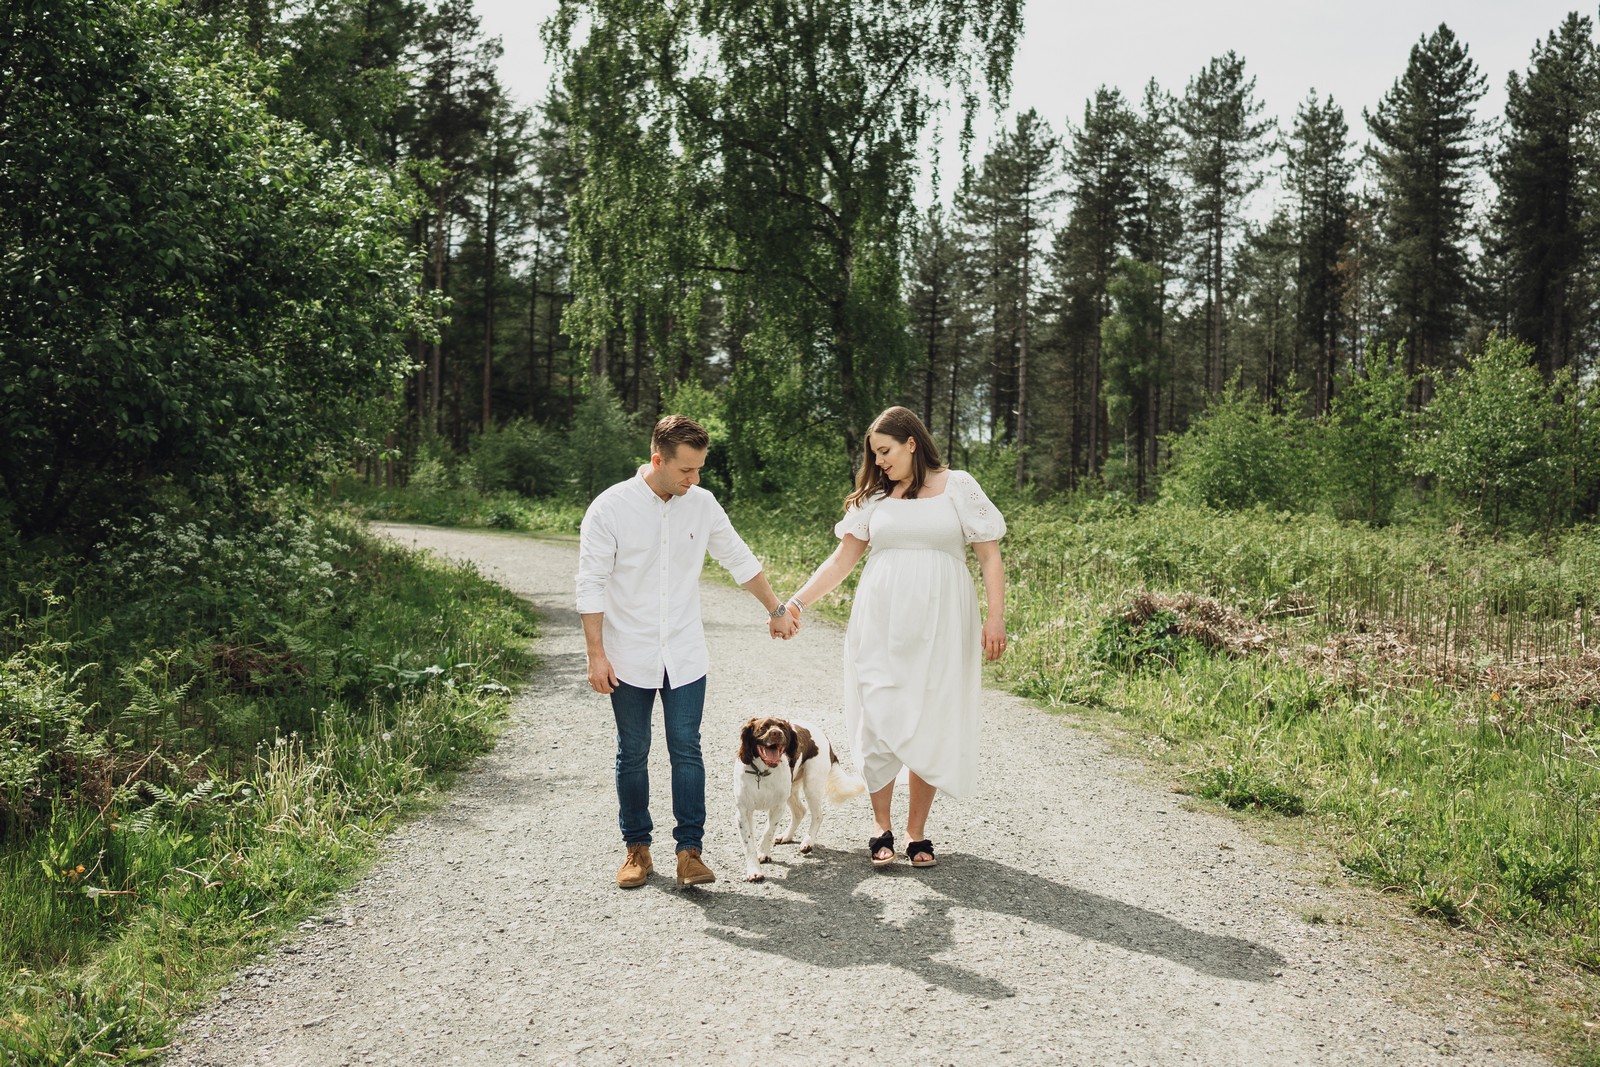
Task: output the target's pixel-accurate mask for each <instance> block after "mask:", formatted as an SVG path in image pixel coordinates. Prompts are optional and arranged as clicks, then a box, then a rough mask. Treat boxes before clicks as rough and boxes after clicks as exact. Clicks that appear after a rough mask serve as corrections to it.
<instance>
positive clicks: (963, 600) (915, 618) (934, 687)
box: [834, 470, 1005, 797]
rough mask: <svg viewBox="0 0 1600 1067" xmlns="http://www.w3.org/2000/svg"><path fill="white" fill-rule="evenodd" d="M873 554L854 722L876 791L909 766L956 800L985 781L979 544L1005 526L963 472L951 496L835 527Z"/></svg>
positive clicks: (853, 512)
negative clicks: (973, 568) (971, 559)
mask: <svg viewBox="0 0 1600 1067" xmlns="http://www.w3.org/2000/svg"><path fill="white" fill-rule="evenodd" d="M834 533H835V534H836V535H837V536H839V537H841V538H842V537H844V536H845V535H846V534H852V535H854V536H856V537H857V538H860V539H861V540H863V541H866V542H868V543H869V545H870V546H871V551H870V552H869V553H868V554H867V561H866V564H865V565H864V567H863V568H862V571H861V578H860V580H859V581H858V582H857V584H856V592H855V601H854V603H853V604H852V606H851V609H850V622H849V625H848V626H847V628H846V630H845V647H844V719H845V727H846V732H847V734H848V736H849V739H850V750H851V753H852V755H853V756H854V758H855V762H856V766H857V768H858V769H859V770H860V771H861V776H862V777H863V778H864V779H865V780H866V783H867V789H868V790H870V791H876V790H878V789H881V788H883V787H884V786H885V785H887V784H889V783H891V782H893V781H894V780H895V776H896V775H897V774H898V773H899V771H900V768H901V766H902V765H904V766H906V767H909V768H910V769H911V770H912V771H914V772H916V773H917V775H919V776H920V777H921V778H922V779H923V780H924V781H926V782H927V783H928V784H930V785H932V786H934V787H936V788H937V789H939V790H940V791H941V792H947V793H950V794H952V795H954V796H957V797H960V796H966V795H969V794H970V793H971V792H972V790H973V787H974V785H975V784H976V780H977V770H978V730H979V726H980V725H981V722H982V712H981V709H980V695H981V692H982V688H983V650H982V621H981V619H980V617H979V613H978V596H977V590H976V587H975V584H974V582H973V579H972V574H971V572H970V571H968V569H967V545H969V544H972V543H973V542H976V541H997V540H999V539H1000V537H1001V536H1003V535H1004V533H1005V520H1004V518H1003V517H1001V515H1000V511H999V509H997V508H996V507H995V506H994V505H993V504H992V503H990V501H989V498H988V497H987V496H985V495H984V492H983V489H982V488H981V487H980V486H979V485H978V482H977V479H975V478H973V477H972V476H971V475H970V474H967V473H966V472H965V471H958V470H951V471H950V472H949V478H948V479H947V481H946V483H945V489H944V492H942V493H940V494H939V495H938V496H932V497H919V498H915V499H911V500H907V499H904V498H895V497H889V496H883V495H880V496H877V497H874V498H872V499H870V500H868V501H866V502H865V503H864V504H862V505H860V506H859V507H853V508H851V509H850V510H849V511H848V512H847V513H846V514H845V517H844V518H843V519H841V520H840V521H839V523H838V524H837V525H836V526H835V527H834Z"/></svg>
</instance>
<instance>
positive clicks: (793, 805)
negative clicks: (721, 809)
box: [733, 716, 867, 882]
mask: <svg viewBox="0 0 1600 1067" xmlns="http://www.w3.org/2000/svg"><path fill="white" fill-rule="evenodd" d="M866 791H867V785H866V783H865V782H863V781H862V780H861V777H860V775H858V774H856V773H855V772H854V771H851V770H848V769H846V768H845V767H844V765H843V764H841V763H840V762H839V756H838V753H836V752H834V750H833V746H832V745H831V744H829V743H828V738H827V737H826V736H825V735H824V734H823V732H822V731H821V730H820V729H819V728H818V727H816V726H813V725H812V724H810V723H806V722H801V721H799V720H795V721H794V722H790V721H789V720H787V719H779V718H774V717H772V716H761V717H757V718H754V719H751V720H750V721H749V722H747V723H745V724H744V729H742V730H740V731H739V757H738V765H737V766H735V767H734V773H733V802H734V806H735V807H736V808H737V809H738V812H739V836H740V837H741V838H743V840H744V855H745V868H744V870H745V873H744V877H745V881H747V882H759V881H762V880H763V879H764V878H765V877H766V876H765V875H763V874H762V873H761V865H762V864H763V863H767V862H769V861H770V860H771V859H772V846H773V845H774V844H788V843H789V842H791V841H793V840H794V838H795V834H797V833H799V832H800V821H801V819H803V818H804V817H805V816H806V814H807V813H809V814H810V816H811V819H810V822H809V824H808V825H807V826H806V830H805V835H804V836H803V837H801V839H800V851H801V852H810V851H811V849H812V846H813V845H815V844H816V840H817V832H818V831H819V830H820V829H821V827H822V801H823V796H824V794H826V796H827V799H828V800H830V801H832V802H833V803H835V804H838V803H841V802H843V801H845V800H848V799H849V798H850V797H853V796H859V795H860V794H862V793H865V792H866ZM802 793H803V794H804V798H805V799H804V801H803V802H802V800H801V794H802ZM785 804H787V805H788V806H789V826H788V828H787V829H785V830H784V832H783V836H782V837H778V836H776V834H777V827H778V812H779V811H780V810H781V809H782V808H783V806H784V805H785ZM758 811H765V812H766V813H767V825H766V829H765V830H764V831H763V832H762V834H761V838H760V841H759V843H758V842H757V839H756V825H755V820H756V812H758Z"/></svg>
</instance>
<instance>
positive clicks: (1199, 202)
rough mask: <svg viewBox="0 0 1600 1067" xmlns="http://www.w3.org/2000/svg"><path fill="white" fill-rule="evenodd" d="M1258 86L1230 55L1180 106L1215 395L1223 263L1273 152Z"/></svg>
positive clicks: (1221, 356) (1222, 326)
mask: <svg viewBox="0 0 1600 1067" xmlns="http://www.w3.org/2000/svg"><path fill="white" fill-rule="evenodd" d="M1255 87H1256V80H1255V78H1254V77H1250V78H1246V77H1245V73H1244V60H1243V59H1241V58H1239V57H1238V56H1237V55H1235V54H1234V53H1233V52H1231V51H1230V52H1229V53H1228V54H1227V55H1224V56H1219V57H1217V58H1215V59H1213V60H1211V62H1210V63H1209V64H1207V65H1206V67H1205V68H1204V69H1203V70H1201V71H1200V73H1199V74H1197V75H1195V76H1194V77H1193V78H1191V79H1190V80H1189V86H1188V88H1187V89H1186V90H1185V92H1184V94H1183V100H1182V102H1181V103H1180V104H1179V106H1178V125H1179V126H1180V127H1181V128H1182V129H1183V132H1184V136H1185V138H1186V141H1185V144H1184V159H1183V168H1184V173H1185V175H1186V176H1187V177H1188V180H1189V185H1190V208H1189V210H1190V221H1189V225H1190V228H1191V232H1192V233H1193V235H1194V237H1195V245H1194V259H1193V267H1194V275H1193V277H1194V280H1195V282H1196V283H1197V284H1198V285H1199V286H1200V288H1201V290H1202V292H1204V294H1205V302H1206V326H1207V329H1206V371H1205V383H1206V389H1207V391H1208V392H1209V393H1211V394H1212V395H1215V394H1216V393H1219V392H1221V390H1222V384H1223V382H1224V380H1225V379H1226V378H1227V376H1228V368H1227V359H1226V333H1227V331H1226V320H1227V301H1226V293H1225V292H1224V287H1225V283H1226V279H1227V262H1226V260H1227V256H1228V254H1229V253H1230V252H1231V251H1232V248H1233V246H1234V244H1236V243H1237V239H1236V238H1235V237H1234V236H1233V235H1234V234H1235V233H1237V232H1238V231H1239V228H1240V218H1241V215H1242V212H1243V208H1244V205H1245V201H1246V200H1247V199H1248V197H1249V196H1250V194H1251V193H1253V192H1254V191H1255V190H1256V189H1257V188H1259V187H1260V185H1261V182H1262V179H1263V177H1264V174H1263V173H1262V172H1261V170H1259V169H1258V164H1259V163H1260V162H1261V161H1262V160H1263V159H1264V158H1265V157H1266V155H1267V153H1268V152H1269V151H1270V149H1271V145H1270V142H1269V141H1268V139H1267V134H1268V133H1269V132H1270V131H1271V130H1272V128H1273V122H1272V120H1271V119H1266V120H1262V121H1258V120H1257V116H1258V115H1260V113H1261V110H1262V107H1263V104H1262V103H1261V101H1260V100H1257V99H1256V96H1255Z"/></svg>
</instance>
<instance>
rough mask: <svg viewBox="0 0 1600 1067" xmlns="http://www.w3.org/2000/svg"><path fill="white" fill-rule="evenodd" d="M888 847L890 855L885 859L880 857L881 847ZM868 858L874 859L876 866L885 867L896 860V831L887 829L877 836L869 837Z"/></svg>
mask: <svg viewBox="0 0 1600 1067" xmlns="http://www.w3.org/2000/svg"><path fill="white" fill-rule="evenodd" d="M885 848H886V849H888V850H889V855H888V856H886V857H884V858H883V859H879V858H878V850H879V849H885ZM867 858H868V859H870V860H872V865H873V866H874V867H884V866H887V865H888V864H891V863H893V862H894V831H893V830H885V831H884V832H883V833H881V834H879V835H878V836H877V837H869V838H867Z"/></svg>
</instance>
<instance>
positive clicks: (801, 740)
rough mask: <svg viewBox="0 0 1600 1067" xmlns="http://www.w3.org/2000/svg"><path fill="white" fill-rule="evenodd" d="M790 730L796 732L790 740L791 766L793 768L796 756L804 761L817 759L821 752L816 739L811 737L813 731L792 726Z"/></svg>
mask: <svg viewBox="0 0 1600 1067" xmlns="http://www.w3.org/2000/svg"><path fill="white" fill-rule="evenodd" d="M790 728H791V729H792V730H793V731H794V732H793V734H792V735H791V736H790V740H789V763H790V765H791V766H793V764H794V762H795V757H796V756H798V757H799V758H800V759H802V760H808V759H816V758H817V752H818V751H819V750H818V748H817V742H816V739H815V738H813V737H812V736H811V731H810V730H807V729H806V728H805V727H804V726H793V725H791V727H790Z"/></svg>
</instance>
